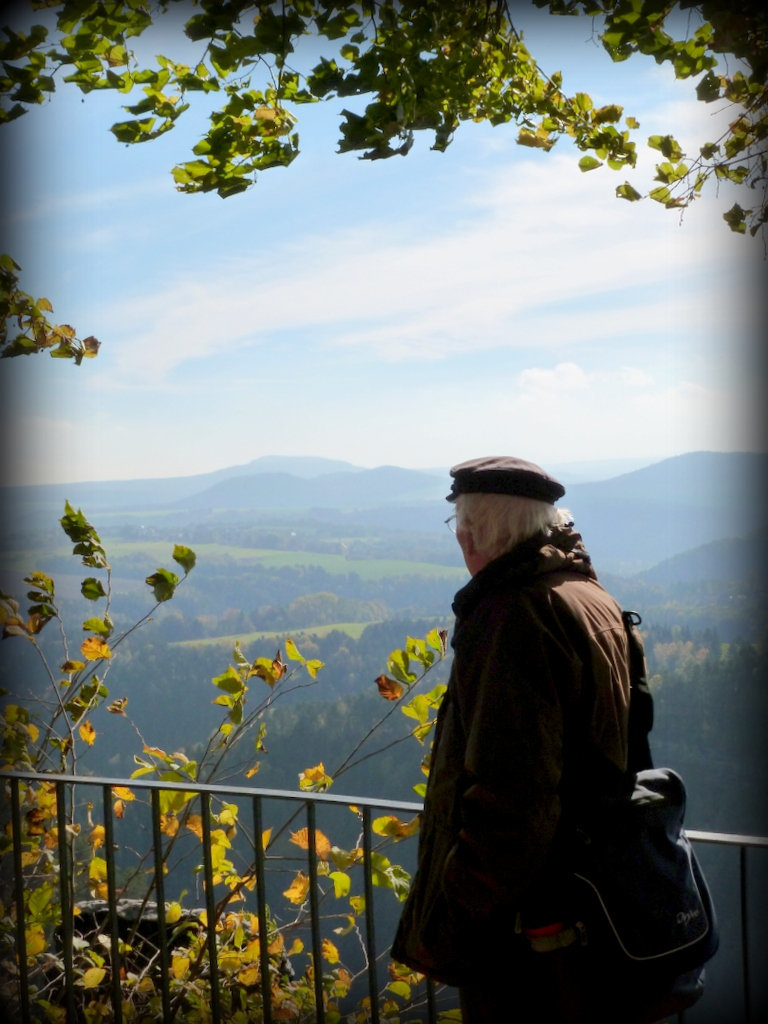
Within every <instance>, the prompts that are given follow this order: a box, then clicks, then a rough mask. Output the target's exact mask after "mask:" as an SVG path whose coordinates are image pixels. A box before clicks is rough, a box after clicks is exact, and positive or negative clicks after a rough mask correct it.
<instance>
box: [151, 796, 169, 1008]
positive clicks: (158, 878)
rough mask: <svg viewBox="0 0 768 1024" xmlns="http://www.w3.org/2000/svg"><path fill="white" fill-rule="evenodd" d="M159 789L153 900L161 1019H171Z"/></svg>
mask: <svg viewBox="0 0 768 1024" xmlns="http://www.w3.org/2000/svg"><path fill="white" fill-rule="evenodd" d="M161 792H162V791H161V790H159V789H153V790H152V798H151V807H152V850H153V853H154V855H155V880H154V881H155V902H156V903H157V939H158V946H159V953H160V999H161V1002H162V1007H163V1020H170V1019H171V992H170V979H169V974H170V971H169V966H168V944H167V941H166V933H165V864H164V863H163V830H162V828H161V827H160V796H161Z"/></svg>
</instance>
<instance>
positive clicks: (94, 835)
mask: <svg viewBox="0 0 768 1024" xmlns="http://www.w3.org/2000/svg"><path fill="white" fill-rule="evenodd" d="M88 842H89V843H90V844H91V846H92V847H93V848H94V850H98V848H99V847H100V846H102V845H103V844H104V826H103V825H94V827H93V828H92V829H91V831H90V834H89V835H88Z"/></svg>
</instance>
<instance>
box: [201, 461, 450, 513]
mask: <svg viewBox="0 0 768 1024" xmlns="http://www.w3.org/2000/svg"><path fill="white" fill-rule="evenodd" d="M445 492H446V484H445V480H444V479H441V478H440V477H437V476H433V475H431V474H429V473H422V472H420V471H419V470H416V469H399V468H398V467H397V466H380V467H379V468H378V469H361V470H357V471H355V472H349V471H345V472H343V473H327V474H324V475H323V476H317V477H315V478H314V479H312V480H307V479H301V478H299V477H295V476H291V475H290V474H288V473H254V474H252V475H250V476H240V477H236V478H233V479H230V480H224V481H222V482H221V483H216V484H214V485H213V486H212V487H208V488H206V489H205V490H204V491H200V492H198V493H197V494H195V495H193V496H192V497H191V498H189V499H188V500H187V501H186V503H185V505H186V507H187V508H189V509H199V508H222V509H249V508H252V509H265V508H338V509H342V510H343V509H350V508H352V509H354V508H371V507H374V506H386V505H393V504H403V503H404V502H406V503H408V502H425V501H437V500H438V499H439V498H444V497H445Z"/></svg>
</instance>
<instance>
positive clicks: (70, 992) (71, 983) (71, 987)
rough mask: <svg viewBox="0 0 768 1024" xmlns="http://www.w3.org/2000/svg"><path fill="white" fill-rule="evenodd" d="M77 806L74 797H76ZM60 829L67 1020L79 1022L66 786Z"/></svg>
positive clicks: (61, 791)
mask: <svg viewBox="0 0 768 1024" xmlns="http://www.w3.org/2000/svg"><path fill="white" fill-rule="evenodd" d="M72 803H73V806H74V793H73V794H72ZM56 825H57V828H58V830H59V894H60V897H61V946H62V949H61V956H62V960H63V962H64V999H65V1006H66V1011H67V1020H68V1021H74V1020H75V980H74V963H73V949H74V930H75V929H74V908H73V906H72V899H71V895H70V891H69V886H70V882H71V874H72V872H71V865H70V858H69V843H68V835H69V830H68V828H67V793H66V788H65V783H63V782H57V783H56Z"/></svg>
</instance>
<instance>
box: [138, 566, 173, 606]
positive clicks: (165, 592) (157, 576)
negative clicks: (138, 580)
mask: <svg viewBox="0 0 768 1024" xmlns="http://www.w3.org/2000/svg"><path fill="white" fill-rule="evenodd" d="M144 582H145V583H146V584H147V586H149V587H151V588H152V592H153V594H154V595H155V600H156V601H159V602H162V601H169V600H170V599H171V598H172V597H173V595H174V593H175V591H176V587H177V585H178V582H179V577H178V576H177V575H176V573H173V572H171V571H170V570H169V569H158V570H157V571H156V572H154V573H152V575H151V576H147V578H146V579H145V580H144Z"/></svg>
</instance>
